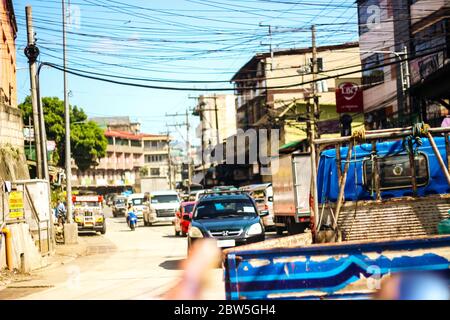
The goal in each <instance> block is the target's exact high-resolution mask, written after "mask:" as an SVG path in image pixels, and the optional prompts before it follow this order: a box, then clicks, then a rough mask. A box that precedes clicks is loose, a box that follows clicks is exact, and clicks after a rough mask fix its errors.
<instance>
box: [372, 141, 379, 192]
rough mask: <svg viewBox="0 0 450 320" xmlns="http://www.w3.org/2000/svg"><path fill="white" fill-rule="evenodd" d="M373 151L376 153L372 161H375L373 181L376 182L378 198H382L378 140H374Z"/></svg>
mask: <svg viewBox="0 0 450 320" xmlns="http://www.w3.org/2000/svg"><path fill="white" fill-rule="evenodd" d="M372 152H373V154H374V155H375V157H374V158H373V159H372V161H373V172H372V181H373V182H374V184H375V193H376V199H377V200H381V192H380V173H379V172H378V157H377V142H376V141H372Z"/></svg>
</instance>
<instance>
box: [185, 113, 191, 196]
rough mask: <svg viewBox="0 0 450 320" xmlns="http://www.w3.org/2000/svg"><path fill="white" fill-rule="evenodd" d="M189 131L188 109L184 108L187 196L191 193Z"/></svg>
mask: <svg viewBox="0 0 450 320" xmlns="http://www.w3.org/2000/svg"><path fill="white" fill-rule="evenodd" d="M190 130H191V125H190V123H189V108H186V150H187V151H186V152H187V158H188V194H189V193H191V184H192V167H191V163H192V161H191V155H190V153H191V142H190V138H189V137H190V135H189V133H190Z"/></svg>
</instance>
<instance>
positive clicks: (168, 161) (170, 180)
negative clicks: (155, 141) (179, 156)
mask: <svg viewBox="0 0 450 320" xmlns="http://www.w3.org/2000/svg"><path fill="white" fill-rule="evenodd" d="M166 127H167V165H168V170H169V189H170V190H172V159H171V158H170V131H169V127H168V125H167V124H166Z"/></svg>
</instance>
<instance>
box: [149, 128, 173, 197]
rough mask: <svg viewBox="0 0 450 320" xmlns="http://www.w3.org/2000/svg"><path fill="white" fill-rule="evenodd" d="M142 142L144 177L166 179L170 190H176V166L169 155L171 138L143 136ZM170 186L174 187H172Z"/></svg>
mask: <svg viewBox="0 0 450 320" xmlns="http://www.w3.org/2000/svg"><path fill="white" fill-rule="evenodd" d="M142 141H143V146H144V166H143V168H144V170H142V173H143V174H142V177H147V178H164V180H165V184H166V185H167V186H168V187H169V188H174V187H175V183H176V166H175V163H174V162H173V159H172V157H171V156H170V155H169V143H170V141H171V140H170V137H169V136H168V135H157V134H143V135H142ZM169 161H170V164H169ZM169 168H170V170H169ZM170 184H172V185H171V186H170Z"/></svg>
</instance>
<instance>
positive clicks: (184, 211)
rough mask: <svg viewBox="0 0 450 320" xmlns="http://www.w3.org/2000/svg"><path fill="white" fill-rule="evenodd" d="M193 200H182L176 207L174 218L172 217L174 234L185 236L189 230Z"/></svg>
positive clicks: (193, 205)
mask: <svg viewBox="0 0 450 320" xmlns="http://www.w3.org/2000/svg"><path fill="white" fill-rule="evenodd" d="M194 207H195V201H186V202H182V203H181V205H180V209H178V211H177V213H176V215H175V219H173V226H174V229H175V235H176V236H179V235H180V233H181V235H182V236H183V237H185V236H186V235H187V233H188V231H189V226H190V225H191V219H192V212H193V211H194Z"/></svg>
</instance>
